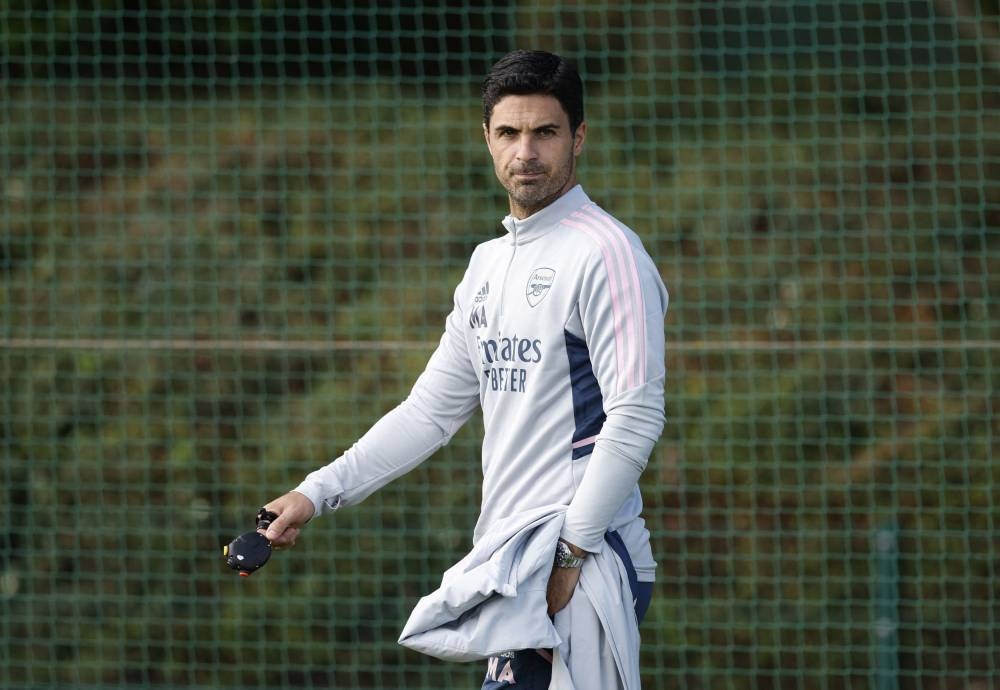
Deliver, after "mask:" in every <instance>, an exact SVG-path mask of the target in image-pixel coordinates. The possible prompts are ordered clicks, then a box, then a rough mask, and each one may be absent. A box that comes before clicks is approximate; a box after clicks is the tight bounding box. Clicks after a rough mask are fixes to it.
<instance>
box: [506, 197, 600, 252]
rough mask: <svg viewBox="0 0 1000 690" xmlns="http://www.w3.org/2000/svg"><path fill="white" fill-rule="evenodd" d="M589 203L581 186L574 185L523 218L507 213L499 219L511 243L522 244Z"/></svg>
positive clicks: (540, 234) (545, 231)
mask: <svg viewBox="0 0 1000 690" xmlns="http://www.w3.org/2000/svg"><path fill="white" fill-rule="evenodd" d="M588 203H590V197H588V196H587V193H586V192H584V191H583V187H581V186H580V185H575V186H574V187H572V188H571V189H570V190H569V191H568V192H566V193H565V194H563V195H562V196H561V197H559V198H558V199H556V200H555V201H553V202H552V203H551V204H549V205H548V206H546V207H545V208H543V209H541V210H540V211H536V212H535V213H532V214H531V215H530V216H528V217H527V218H524V219H523V220H518V219H517V218H515V217H514V216H511V215H508V216H507V217H506V218H504V219H503V221H501V222H502V223H503V226H504V227H505V228H506V229H507V232H508V233H509V234H508V237H509V238H510V242H511V244H524V243H526V242H531V241H532V240H534V239H536V238H538V237H541V236H542V235H544V234H545V233H547V232H548V231H550V230H551V229H552V228H554V227H555V226H556V225H558V224H559V222H560V221H561V220H562V219H563V218H566V217H567V216H569V214H570V213H572V212H573V211H575V210H577V209H578V208H580V207H582V206H584V205H585V204H588Z"/></svg>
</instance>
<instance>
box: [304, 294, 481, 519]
mask: <svg viewBox="0 0 1000 690" xmlns="http://www.w3.org/2000/svg"><path fill="white" fill-rule="evenodd" d="M457 295H458V291H457V290H456V300H455V305H454V308H453V310H452V312H451V314H450V315H449V316H448V319H447V322H446V325H445V332H444V334H443V335H442V336H441V341H440V343H439V344H438V347H437V349H436V350H435V351H434V354H433V355H431V358H430V360H429V361H428V363H427V367H426V368H425V369H424V372H423V373H422V374H421V375H420V377H419V378H418V379H417V382H416V383H415V384H414V386H413V389H412V390H411V391H410V394H409V396H408V397H407V398H406V400H404V401H403V402H402V403H400V404H399V405H398V406H397V407H395V408H394V409H392V410H391V411H389V412H388V413H387V414H386V415H385V416H383V417H382V418H381V419H380V420H379V421H378V422H376V423H375V424H374V425H373V426H372V427H371V429H369V430H368V432H366V433H365V434H364V435H363V436H362V437H361V438H360V439H358V441H357V442H356V443H355V444H354V445H353V446H351V448H350V449H348V450H347V451H346V452H345V453H344V454H343V455H341V456H340V457H338V458H337V459H336V460H334V461H333V462H331V463H330V464H328V465H326V466H324V467H321V468H319V469H318V470H316V471H314V472H312V473H310V474H309V475H307V476H306V477H305V479H304V480H303V481H302V483H301V484H299V486H297V487H295V491H298V492H299V493H302V494H304V495H305V496H307V497H308V498H309V499H310V500H311V501H312V502H313V505H314V506H315V509H316V513H315V514H316V515H319V514H320V513H324V512H328V511H330V510H335V509H336V508H339V507H341V506H348V505H354V504H357V503H359V502H361V501H362V500H364V499H365V498H367V497H368V496H369V495H370V494H372V493H373V492H374V491H376V490H377V489H379V488H380V487H382V486H384V485H386V484H388V483H389V482H390V481H392V480H393V479H396V478H397V477H400V476H402V475H403V474H405V473H407V472H409V471H410V470H411V469H413V468H414V467H416V466H417V465H419V464H420V463H421V462H423V461H424V460H425V459H427V458H428V457H430V456H431V455H432V454H433V453H434V452H435V451H436V450H438V449H439V448H441V447H442V446H443V445H445V444H446V443H447V442H448V441H449V440H450V439H451V437H452V436H453V435H454V434H455V432H456V431H458V429H459V428H460V427H461V426H462V424H464V423H465V422H466V420H468V418H469V417H470V416H471V415H472V412H473V411H474V410H475V409H476V407H477V405H478V404H479V384H478V379H477V376H476V372H475V370H474V369H473V368H472V363H471V360H470V359H469V356H468V353H467V351H466V344H465V339H464V338H463V336H462V331H461V324H462V323H463V319H464V317H463V314H462V310H461V307H460V305H459V303H458V299H457Z"/></svg>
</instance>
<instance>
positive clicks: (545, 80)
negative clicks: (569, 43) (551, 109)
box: [482, 50, 583, 132]
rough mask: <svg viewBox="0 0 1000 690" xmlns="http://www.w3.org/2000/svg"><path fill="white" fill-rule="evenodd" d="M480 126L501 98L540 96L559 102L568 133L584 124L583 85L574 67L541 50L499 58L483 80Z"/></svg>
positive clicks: (510, 54)
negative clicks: (566, 122)
mask: <svg viewBox="0 0 1000 690" xmlns="http://www.w3.org/2000/svg"><path fill="white" fill-rule="evenodd" d="M482 94H483V124H484V125H487V126H489V124H490V118H491V117H492V116H493V107H494V106H495V105H496V104H497V103H498V102H499V101H500V99H502V98H503V97H504V96H511V95H517V96H528V95H534V94H543V95H546V96H552V97H554V98H555V99H556V100H558V101H559V104H560V105H561V106H562V108H563V110H565V111H566V114H567V115H568V116H569V128H570V131H572V132H575V131H576V128H577V127H579V126H580V123H581V122H583V82H582V81H581V80H580V75H579V73H577V71H576V66H575V65H574V64H573V63H572V62H570V61H569V60H567V59H566V58H564V57H560V56H559V55H553V54H552V53H546V52H545V51H543V50H515V51H514V52H512V53H507V54H506V55H504V56H503V57H502V58H500V59H499V60H498V61H497V62H496V64H494V65H493V67H492V68H491V69H490V72H489V74H487V75H486V79H484V80H483V88H482Z"/></svg>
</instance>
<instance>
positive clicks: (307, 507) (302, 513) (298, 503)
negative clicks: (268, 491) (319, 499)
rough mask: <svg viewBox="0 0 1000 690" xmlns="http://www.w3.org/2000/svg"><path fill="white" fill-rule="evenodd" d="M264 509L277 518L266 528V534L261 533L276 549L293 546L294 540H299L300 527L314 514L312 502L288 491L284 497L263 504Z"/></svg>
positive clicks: (301, 495) (294, 492)
mask: <svg viewBox="0 0 1000 690" xmlns="http://www.w3.org/2000/svg"><path fill="white" fill-rule="evenodd" d="M264 509H265V510H270V511H271V512H272V513H275V514H277V516H278V517H276V518H275V519H274V521H273V522H272V523H271V524H270V525H269V526H268V528H267V531H266V532H261V533H262V534H263V535H264V536H265V537H266V538H267V540H268V541H269V542H271V546H272V547H273V548H276V549H280V548H282V547H292V546H295V540H296V539H298V538H299V533H300V532H301V531H302V527H303V526H304V525H305V524H306V523H307V522H309V520H311V519H312V516H313V514H314V513H315V508H314V506H313V502H312V501H310V500H309V499H308V498H306V497H305V496H304V495H303V494H300V493H299V492H297V491H289V492H288V493H287V494H285V495H284V496H279V497H278V498H276V499H274V500H273V501H271V502H270V503H267V504H265V505H264ZM258 531H260V530H258Z"/></svg>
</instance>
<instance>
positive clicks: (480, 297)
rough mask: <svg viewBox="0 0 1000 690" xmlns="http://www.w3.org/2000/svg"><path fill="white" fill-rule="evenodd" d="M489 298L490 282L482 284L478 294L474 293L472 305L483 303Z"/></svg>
mask: <svg viewBox="0 0 1000 690" xmlns="http://www.w3.org/2000/svg"><path fill="white" fill-rule="evenodd" d="M489 296H490V281H488V280H487V281H486V282H485V283H483V286H482V287H481V288H479V292H477V293H476V298H475V299H474V300H472V302H473V304H479V303H480V302H485V301H486V298H487V297H489Z"/></svg>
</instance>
